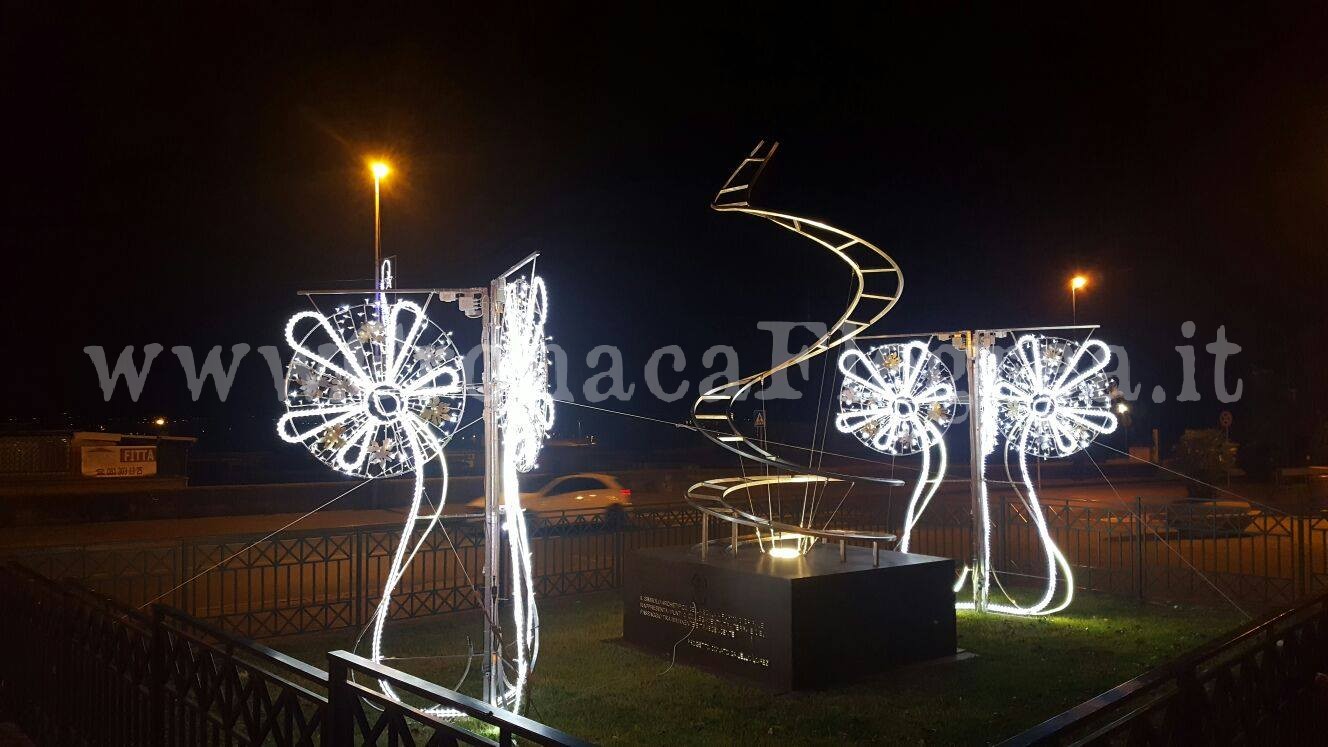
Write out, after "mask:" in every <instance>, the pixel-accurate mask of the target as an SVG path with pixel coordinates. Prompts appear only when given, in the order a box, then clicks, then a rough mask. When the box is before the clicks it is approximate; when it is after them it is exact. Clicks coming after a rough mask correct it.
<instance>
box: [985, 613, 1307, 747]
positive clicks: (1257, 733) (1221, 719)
mask: <svg viewBox="0 0 1328 747" xmlns="http://www.w3.org/2000/svg"><path fill="white" fill-rule="evenodd" d="M1321 672H1328V595H1325V596H1321V597H1319V598H1317V599H1314V600H1311V601H1309V602H1306V603H1304V604H1301V605H1299V606H1297V607H1293V608H1292V609H1289V610H1287V611H1285V612H1281V613H1278V614H1276V615H1273V616H1271V617H1269V618H1266V619H1264V620H1262V621H1260V622H1258V623H1255V624H1254V625H1251V626H1249V627H1248V628H1246V629H1244V630H1242V631H1240V632H1238V633H1236V634H1234V635H1232V636H1229V637H1227V638H1225V639H1220V640H1218V641H1216V642H1213V643H1211V644H1208V645H1206V646H1202V647H1200V648H1198V649H1196V650H1195V651H1193V652H1192V653H1190V654H1187V655H1185V656H1183V657H1181V658H1179V659H1177V660H1175V661H1173V662H1171V663H1169V664H1166V665H1163V666H1161V667H1158V668H1157V669H1154V670H1152V671H1150V672H1147V673H1145V674H1142V675H1140V676H1138V677H1136V678H1134V679H1132V680H1130V681H1129V682H1125V683H1123V684H1121V685H1119V686H1117V687H1115V688H1113V689H1111V690H1108V691H1107V692H1105V693H1103V694H1101V695H1099V696H1097V697H1096V698H1093V699H1092V700H1089V701H1086V702H1084V703H1082V704H1080V705H1078V706H1076V707H1074V708H1071V709H1070V710H1068V711H1066V712H1065V713H1062V714H1060V715H1059V716H1056V717H1054V718H1051V719H1049V720H1047V721H1045V722H1044V723H1042V724H1039V725H1038V726H1036V727H1034V728H1032V729H1029V730H1028V731H1026V732H1024V733H1023V734H1020V735H1018V736H1016V737H1013V738H1012V739H1009V740H1007V741H1005V742H1003V743H1002V744H1003V745H1005V746H1006V747H1026V746H1031V745H1121V746H1122V747H1133V746H1134V745H1161V744H1167V745H1206V744H1247V745H1255V744H1270V745H1273V744H1287V745H1291V744H1323V743H1324V742H1325V739H1326V737H1325V733H1326V732H1325V727H1324V724H1323V714H1324V703H1325V702H1326V701H1328V690H1325V689H1324V688H1322V687H1320V688H1318V689H1316V684H1315V677H1316V675H1317V674H1319V673H1321Z"/></svg>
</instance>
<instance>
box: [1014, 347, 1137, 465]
mask: <svg viewBox="0 0 1328 747" xmlns="http://www.w3.org/2000/svg"><path fill="white" fill-rule="evenodd" d="M1110 360H1111V351H1110V349H1109V348H1108V347H1107V345H1106V343H1104V342H1101V341H1099V340H1088V341H1087V342H1085V343H1083V344H1082V345H1081V344H1079V343H1076V342H1073V341H1071V340H1066V339H1062V338H1059V337H1043V336H1041V335H1024V336H1023V337H1020V338H1019V340H1018V342H1016V343H1015V346H1014V348H1013V349H1012V350H1010V352H1009V353H1006V355H1005V358H1004V359H1003V360H1002V361H1001V365H1000V367H999V369H998V370H997V372H996V386H995V391H994V392H992V393H991V399H992V401H993V402H994V404H995V406H996V421H997V426H998V427H999V428H1000V431H1001V433H1002V434H1004V435H1005V438H1006V439H1007V440H1008V442H1009V443H1010V444H1011V445H1012V446H1013V447H1014V448H1016V449H1019V450H1020V451H1023V452H1025V453H1028V454H1033V455H1035V456H1040V457H1048V458H1054V457H1065V456H1069V455H1071V454H1074V453H1075V452H1077V451H1079V450H1080V449H1083V448H1084V447H1086V446H1088V444H1090V443H1092V441H1093V439H1094V438H1096V437H1097V436H1098V435H1099V434H1103V433H1111V432H1112V431H1114V430H1116V423H1117V421H1116V416H1115V414H1113V413H1112V412H1111V394H1110V391H1111V390H1110V386H1109V384H1108V382H1107V376H1106V374H1104V373H1103V370H1104V369H1105V368H1106V367H1107V364H1108V362H1109V361H1110Z"/></svg>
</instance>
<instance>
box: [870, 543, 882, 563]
mask: <svg viewBox="0 0 1328 747" xmlns="http://www.w3.org/2000/svg"><path fill="white" fill-rule="evenodd" d="M872 567H873V568H880V567H881V543H879V542H873V543H872Z"/></svg>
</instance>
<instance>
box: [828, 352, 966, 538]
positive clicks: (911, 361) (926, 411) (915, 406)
mask: <svg viewBox="0 0 1328 747" xmlns="http://www.w3.org/2000/svg"><path fill="white" fill-rule="evenodd" d="M839 371H840V373H841V374H842V375H843V377H844V386H843V389H841V390H840V394H839V414H838V415H837V416H836V417H835V428H836V429H837V430H838V431H839V432H840V433H845V434H851V435H853V436H854V437H855V438H857V439H858V440H859V441H861V442H862V443H863V445H865V446H866V447H867V448H869V449H872V450H875V451H879V452H881V453H883V454H889V455H891V456H909V455H912V454H921V455H922V464H921V467H920V468H919V470H918V478H917V481H916V482H915V483H914V487H913V492H912V494H911V495H910V496H909V500H908V509H907V511H906V512H905V514H904V529H903V533H902V534H901V535H900V538H899V545H898V550H899V551H900V552H908V547H909V542H910V540H911V539H912V534H913V526H914V525H915V524H916V523H917V520H918V517H920V516H921V515H922V512H923V511H925V510H926V509H927V505H928V504H929V503H931V499H932V497H933V496H934V495H936V490H937V488H939V487H940V485H941V481H942V479H943V478H944V477H945V470H946V464H947V462H946V452H945V439H944V435H945V431H946V430H947V429H949V427H950V423H952V422H953V421H954V416H955V408H956V407H957V405H958V401H959V399H958V396H957V395H956V394H955V384H954V376H953V375H952V374H951V373H950V369H949V368H947V367H946V365H945V364H944V363H942V362H941V359H940V358H937V357H936V356H935V355H933V354H932V352H931V351H930V350H929V349H928V348H927V346H926V345H925V344H923V343H921V342H917V341H909V342H903V343H889V344H886V345H881V346H878V347H875V348H872V349H871V350H870V351H867V352H863V351H862V350H859V349H857V348H851V349H849V350H845V351H844V352H843V353H841V354H840V356H839ZM933 450H934V451H935V452H936V454H937V458H936V462H935V472H934V474H933V471H932V459H931V453H932V451H933Z"/></svg>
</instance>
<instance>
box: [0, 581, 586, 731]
mask: <svg viewBox="0 0 1328 747" xmlns="http://www.w3.org/2000/svg"><path fill="white" fill-rule="evenodd" d="M0 603H2V604H3V605H4V607H5V610H6V613H7V614H6V615H5V616H4V617H3V618H0V633H2V634H3V635H4V640H5V641H6V643H7V644H8V646H9V650H8V651H7V652H6V655H5V656H4V657H3V659H0V714H2V715H3V717H5V718H8V719H13V720H14V721H16V722H17V723H18V724H19V725H20V726H21V727H22V728H23V729H24V731H26V732H27V733H28V734H29V735H30V736H31V737H33V738H34V739H35V740H36V741H37V742H38V743H39V744H59V745H81V744H87V745H155V746H160V747H165V746H166V745H180V746H181V747H183V746H184V745H274V746H275V747H294V746H295V745H301V746H303V747H314V746H315V745H320V746H326V747H350V746H351V745H357V744H358V745H384V744H386V745H400V744H430V745H460V744H473V745H512V744H514V743H515V740H516V739H518V738H519V739H520V740H521V742H522V743H528V744H540V745H581V744H584V743H583V742H582V741H581V740H578V739H576V738H575V737H572V736H570V735H568V734H564V733H562V732H559V731H557V730H555V729H551V728H549V727H547V726H544V725H542V724H539V723H537V722H534V721H531V720H530V719H527V718H524V717H522V716H519V715H517V714H514V713H511V712H509V711H503V710H499V709H495V708H491V707H489V706H487V705H485V704H484V703H481V702H479V701H476V700H474V699H473V698H470V697H467V696H465V695H462V694H460V693H456V692H453V691H451V690H447V689H445V688H441V687H438V686H437V685H434V684H432V683H429V682H424V681H422V680H419V679H418V678H415V677H412V676H411V675H408V674H405V673H404V672H399V671H397V670H395V669H391V668H389V667H385V666H382V665H378V664H374V663H373V662H371V661H368V660H366V659H362V658H360V657H358V656H355V655H353V654H349V653H346V652H344V651H333V652H331V653H329V654H328V663H329V665H330V667H329V668H330V671H331V674H330V675H329V673H327V672H324V671H323V670H321V669H318V668H317V667H314V666H310V665H308V664H305V663H303V662H300V661H297V660H295V659H292V658H290V657H288V656H285V655H284V654H281V653H279V652H277V651H274V650H272V649H270V648H267V647H266V646H263V645H261V644H258V643H255V642H253V641H249V640H246V639H243V638H240V637H237V636H233V635H231V634H228V633H226V632H224V631H222V630H220V629H218V628H216V627H215V626H212V625H209V624H207V623H205V622H202V621H200V620H197V619H195V618H193V617H191V616H189V615H186V614H184V613H181V612H179V611H176V610H172V609H169V608H166V607H163V606H161V605H154V606H153V607H152V614H151V615H146V614H143V613H141V612H139V611H138V610H135V609H132V608H130V607H126V606H123V605H120V604H119V603H117V602H115V601H113V600H110V599H107V598H105V597H103V596H101V595H98V594H96V593H95V592H92V591H90V590H87V589H86V588H84V587H80V586H78V585H77V584H74V583H73V582H69V581H66V582H63V583H56V582H53V581H50V580H48V579H46V578H44V577H42V576H40V575H38V574H35V573H33V572H31V571H29V570H27V569H25V568H22V567H19V566H15V565H10V566H5V567H2V568H0ZM352 672H358V673H360V674H361V675H362V677H361V682H360V683H357V682H356V681H355V678H354V677H353V676H351V673H352ZM365 682H371V683H372V682H386V683H388V684H389V685H390V686H391V687H392V689H393V691H395V692H397V693H401V694H402V695H401V696H400V697H399V698H389V697H386V696H384V695H383V692H382V691H381V690H380V689H378V688H375V687H372V686H369V685H366V684H364V683H365ZM440 712H451V713H458V712H459V713H460V714H463V715H464V716H465V717H467V719H469V721H457V720H456V719H446V718H442V717H440V716H439V715H438V714H439V713H440ZM467 724H472V725H474V727H475V728H467ZM481 730H484V731H491V732H493V733H496V735H497V739H496V740H495V739H494V738H492V737H490V736H487V735H485V734H483V733H481Z"/></svg>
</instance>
